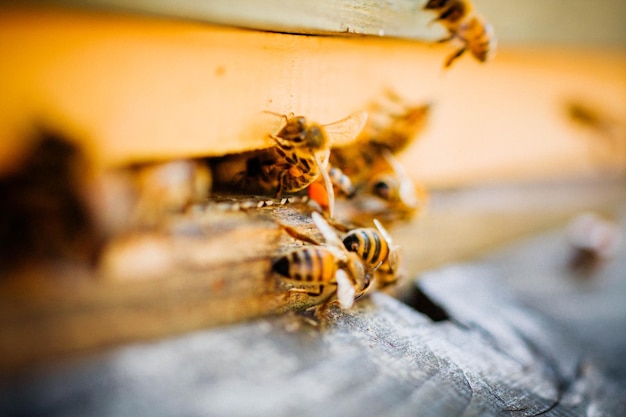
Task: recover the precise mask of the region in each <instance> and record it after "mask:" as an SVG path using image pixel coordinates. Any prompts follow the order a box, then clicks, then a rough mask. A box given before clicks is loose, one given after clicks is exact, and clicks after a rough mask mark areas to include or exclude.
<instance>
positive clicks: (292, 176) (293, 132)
mask: <svg viewBox="0 0 626 417" xmlns="http://www.w3.org/2000/svg"><path fill="white" fill-rule="evenodd" d="M284 117H285V126H284V127H283V128H282V129H281V130H280V131H279V132H278V133H277V134H276V135H270V138H271V139H272V140H274V142H275V143H276V153H277V155H278V161H277V162H276V165H275V167H274V169H276V172H277V179H276V180H277V190H276V194H277V196H280V195H281V194H282V193H283V192H285V193H292V192H296V191H299V190H302V189H304V188H306V187H307V186H309V185H310V184H311V183H312V182H313V181H315V180H316V179H317V178H318V177H321V178H322V181H323V183H324V187H325V188H326V193H327V194H328V207H329V208H328V211H329V214H330V217H331V218H332V217H333V211H334V202H335V200H334V191H333V186H332V181H331V178H330V174H329V172H328V160H329V157H330V147H331V144H332V143H333V142H345V141H352V140H353V139H354V138H356V137H357V135H358V134H359V132H360V131H361V129H363V126H364V125H365V121H366V120H367V113H366V112H364V111H361V112H356V113H353V114H351V115H350V116H348V117H346V118H344V119H341V120H339V121H337V122H334V123H330V124H327V125H320V124H317V123H313V122H309V121H307V120H306V118H305V117H304V116H292V117H287V116H284Z"/></svg>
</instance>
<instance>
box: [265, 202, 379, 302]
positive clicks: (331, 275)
mask: <svg viewBox="0 0 626 417" xmlns="http://www.w3.org/2000/svg"><path fill="white" fill-rule="evenodd" d="M312 218H313V222H314V223H315V225H316V226H317V228H318V229H319V231H320V232H321V233H322V236H323V237H324V239H325V241H326V244H325V245H323V246H322V245H320V244H319V243H317V242H315V241H314V240H313V239H311V238H309V237H308V236H304V235H301V234H300V233H299V232H297V231H295V230H293V229H291V228H289V227H286V226H283V227H284V228H285V230H286V231H287V232H288V233H289V234H290V235H292V236H294V237H295V238H297V239H300V240H303V241H305V242H309V243H312V244H313V245H312V246H304V247H302V248H299V249H295V250H293V251H291V252H289V253H287V254H285V255H283V256H281V257H279V258H278V259H276V260H274V262H273V264H272V269H273V271H275V272H277V273H278V274H280V275H281V276H282V279H283V280H284V282H285V283H287V284H289V285H290V286H291V288H289V291H290V292H297V293H305V294H307V295H309V296H313V297H317V298H318V299H319V303H325V302H327V301H328V300H329V299H330V300H332V299H333V296H335V297H336V299H337V301H338V302H339V305H340V306H341V307H342V308H345V309H348V308H350V307H352V305H353V303H354V300H355V299H357V298H359V297H360V296H361V295H363V294H364V293H365V292H366V291H367V290H368V288H369V286H370V276H371V272H370V271H368V270H367V269H366V268H365V266H364V264H363V262H362V261H361V259H360V258H359V256H358V255H357V254H356V253H354V252H350V251H348V250H347V249H346V248H345V247H344V245H343V243H342V241H341V240H340V239H339V237H338V236H337V234H336V232H335V230H334V229H333V228H332V226H330V225H329V224H328V223H327V222H326V220H324V218H323V217H322V216H321V215H320V214H319V213H317V212H313V213H312Z"/></svg>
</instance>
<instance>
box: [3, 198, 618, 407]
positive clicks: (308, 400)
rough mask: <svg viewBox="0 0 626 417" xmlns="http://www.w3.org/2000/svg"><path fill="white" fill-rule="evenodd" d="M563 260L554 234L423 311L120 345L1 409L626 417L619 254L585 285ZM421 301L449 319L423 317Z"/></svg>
mask: <svg viewBox="0 0 626 417" xmlns="http://www.w3.org/2000/svg"><path fill="white" fill-rule="evenodd" d="M624 210H626V207H624V206H622V208H621V215H620V219H621V222H622V230H623V231H626V226H625V225H626V211H624ZM567 257H568V248H567V245H566V240H565V234H564V231H563V230H562V229H560V230H558V231H555V232H552V233H549V234H544V235H540V236H536V237H535V238H533V239H531V240H529V241H525V242H521V243H519V244H517V245H515V246H512V247H509V248H507V249H503V250H500V251H498V252H496V253H492V254H491V255H489V256H487V257H484V258H482V259H480V260H478V261H474V262H471V263H462V264H451V265H448V266H446V267H443V268H440V269H435V270H432V271H430V272H428V273H427V274H425V275H424V276H422V278H421V279H420V280H419V281H418V282H417V283H416V284H414V285H416V286H415V287H414V289H415V291H416V294H421V298H420V300H421V301H418V302H415V301H413V302H412V304H409V305H407V304H403V303H402V302H400V301H398V300H396V299H394V298H391V297H389V296H387V295H385V294H381V293H376V294H373V295H372V296H371V297H370V298H368V299H366V300H363V302H360V303H358V305H357V307H356V308H355V309H354V310H352V311H348V312H342V311H339V310H336V309H334V310H331V311H330V312H329V316H328V317H329V320H330V321H329V323H328V324H327V325H326V327H324V328H323V329H322V328H320V327H315V326H312V325H311V324H309V323H307V322H306V321H304V320H302V319H301V318H299V317H296V316H289V315H287V316H278V317H272V318H266V319H259V320H255V321H251V322H247V323H242V324H239V325H233V326H229V327H225V328H217V329H213V330H204V331H198V332H195V333H191V334H188V335H185V336H182V337H176V338H170V339H166V340H162V341H159V342H153V343H144V344H137V345H134V346H130V347H126V348H123V349H116V350H114V351H111V352H109V353H107V354H105V355H100V356H97V357H93V358H91V359H85V360H82V361H77V362H73V363H71V364H66V366H65V367H54V368H51V369H48V372H46V373H44V374H39V375H36V376H32V375H31V376H29V377H27V378H24V379H21V380H14V381H12V382H11V383H9V384H6V385H5V387H4V388H5V389H3V390H2V391H0V392H1V394H0V411H2V414H3V415H24V414H27V415H31V416H38V415H42V416H43V415H46V416H57V415H58V416H61V415H63V416H73V415H76V416H78V415H91V416H105V415H120V416H123V415H151V416H165V415H203V416H223V415H237V416H253V415H254V416H265V415H267V416H270V415H271V416H293V415H300V416H318V415H324V416H346V415H359V416H379V415H385V416H415V415H420V416H447V417H457V416H474V415H481V416H509V415H523V416H538V415H542V416H551V417H565V416H567V417H576V416H580V417H583V416H589V415H594V416H621V415H625V413H626V368H625V367H624V363H626V362H625V359H626V350H625V348H624V347H625V346H626V333H624V331H623V330H624V328H625V327H626V305H625V304H624V303H623V295H624V291H626V275H624V274H623V271H624V270H626V253H625V252H624V251H622V252H621V253H620V255H619V256H618V257H617V258H616V259H613V261H612V262H611V263H610V264H608V265H605V268H603V269H602V270H600V271H599V273H598V274H596V275H595V276H594V277H593V279H592V280H591V281H584V282H583V281H580V280H577V279H576V278H575V277H573V276H572V275H571V274H570V273H568V272H567V269H566V268H564V265H565V263H566V260H567ZM538 287H546V288H547V291H540V290H539V288H538ZM418 289H419V291H420V292H419V293H418V292H417V291H418ZM414 300H415V299H414ZM424 300H430V301H431V302H433V303H434V304H435V305H436V306H437V307H438V308H439V309H440V310H441V311H443V313H444V314H443V315H444V316H445V317H442V316H441V314H440V315H439V317H436V316H435V315H434V314H432V313H430V317H433V318H436V319H437V320H436V321H434V320H432V319H431V318H430V317H429V315H426V314H423V313H422V312H420V310H421V311H427V309H426V307H427V306H426V303H425V302H424Z"/></svg>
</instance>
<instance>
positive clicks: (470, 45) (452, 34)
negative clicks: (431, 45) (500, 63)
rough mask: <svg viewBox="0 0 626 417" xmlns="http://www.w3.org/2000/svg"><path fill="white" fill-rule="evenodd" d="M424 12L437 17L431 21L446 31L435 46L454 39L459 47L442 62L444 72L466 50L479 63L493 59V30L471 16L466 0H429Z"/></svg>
mask: <svg viewBox="0 0 626 417" xmlns="http://www.w3.org/2000/svg"><path fill="white" fill-rule="evenodd" d="M424 9H425V10H432V11H435V12H436V13H438V17H437V18H436V19H435V20H434V21H435V22H438V23H440V24H441V25H443V26H444V27H445V28H446V29H447V30H448V34H449V36H448V37H447V38H444V39H441V40H440V41H439V42H448V41H451V40H453V39H458V40H460V41H461V42H462V43H463V47H461V49H459V50H458V51H456V52H455V53H453V54H452V55H450V56H449V57H448V58H447V59H446V62H445V64H444V68H449V67H450V66H451V65H452V63H453V62H454V61H455V60H456V59H458V58H460V57H461V55H463V54H464V53H465V51H467V50H469V51H470V52H471V53H472V55H474V57H475V58H476V59H477V60H478V61H480V62H485V61H487V59H489V58H490V57H491V55H493V52H494V51H495V48H496V39H495V36H494V32H493V27H492V26H491V25H490V24H489V23H487V22H486V21H484V20H483V19H482V18H481V17H479V16H478V15H476V14H474V13H472V7H471V5H470V3H469V2H468V1H467V0H429V1H428V3H426V5H425V6H424Z"/></svg>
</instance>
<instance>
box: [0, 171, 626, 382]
mask: <svg viewBox="0 0 626 417" xmlns="http://www.w3.org/2000/svg"><path fill="white" fill-rule="evenodd" d="M575 184H577V185H575ZM566 185H567V184H560V185H552V186H548V187H546V185H545V184H544V185H535V186H534V187H533V186H531V185H529V184H526V185H523V186H519V188H517V191H516V190H515V188H509V189H508V191H507V192H504V191H503V189H502V188H498V187H495V188H492V189H476V190H467V191H459V192H457V193H453V192H449V193H443V194H435V195H434V196H433V210H435V209H436V211H434V213H433V214H432V215H429V214H426V215H425V216H423V217H422V218H419V219H417V220H416V221H415V222H413V223H410V224H404V225H401V226H398V227H395V228H392V229H391V233H392V235H393V237H394V241H395V243H397V244H399V245H401V247H402V248H403V253H404V255H403V259H404V274H403V275H404V279H407V278H409V277H413V276H414V275H415V274H417V273H418V272H420V271H424V270H429V269H432V268H434V267H437V266H440V265H442V264H445V263H447V262H452V261H458V260H459V259H470V258H472V257H475V256H477V255H479V254H481V253H484V252H485V251H487V250H489V249H491V248H493V247H496V246H498V245H502V244H504V243H506V242H511V241H515V240H517V239H520V238H521V237H523V236H527V235H528V234H532V233H537V232H539V231H542V230H547V229H549V228H551V227H555V226H558V225H559V224H562V223H564V222H566V221H567V220H568V219H570V218H571V217H572V216H573V215H574V214H575V213H577V212H579V211H580V210H584V209H591V208H594V207H596V208H597V207H612V206H614V205H615V204H616V201H620V199H621V198H623V197H621V196H623V195H624V188H623V187H624V185H623V183H622V182H617V183H613V184H611V183H602V182H590V183H588V184H586V185H584V184H581V183H580V182H575V183H571V184H569V186H566ZM559 190H560V193H559ZM558 195H561V201H560V202H559V201H558V200H557V198H555V196H558ZM521 202H525V204H523V205H522V204H521ZM212 207H213V206H212V205H211V204H208V205H200V206H199V207H197V209H194V210H192V211H190V212H189V213H187V214H186V215H183V216H181V217H180V218H178V219H176V220H175V221H173V222H172V225H171V226H170V229H166V230H169V232H166V231H163V232H161V234H154V233H150V234H147V235H146V234H143V235H142V234H139V235H138V236H139V237H141V238H142V239H148V241H149V242H154V241H155V240H156V241H157V242H161V243H164V244H165V249H160V250H159V251H157V252H156V254H154V253H153V255H152V256H153V257H152V258H150V264H149V268H148V269H147V270H141V269H137V266H136V262H134V261H132V259H136V258H126V259H131V261H126V264H124V263H123V262H122V263H121V265H119V266H118V267H117V269H114V270H113V272H115V271H118V272H119V271H122V272H123V271H125V270H130V271H132V273H131V272H127V273H126V274H125V275H124V274H122V275H121V276H120V275H116V274H115V273H111V270H107V269H106V268H105V269H102V270H99V271H98V270H87V269H85V268H84V267H76V266H71V265H50V264H44V265H40V266H36V265H34V266H33V268H32V270H29V271H26V272H25V273H22V274H20V275H15V274H14V276H12V277H11V278H10V279H2V280H0V313H2V314H0V325H1V327H2V329H3V331H2V333H1V334H0V353H1V354H0V369H2V370H3V371H8V370H19V369H25V368H28V367H30V366H31V365H33V364H37V363H41V362H45V361H49V360H51V359H59V358H63V357H68V356H75V355H82V354H84V353H87V352H92V351H94V350H99V349H103V348H105V347H110V346H113V345H118V344H122V343H128V342H132V341H136V340H145V339H154V338H159V337H164V336H167V335H171V334H177V333H182V332H187V331H190V330H193V329H198V328H203V327H209V326H217V325H224V324H229V323H235V322H240V321H242V320H247V319H251V318H254V317H259V316H265V315H269V314H276V313H282V312H285V311H289V310H293V309H302V308H305V307H307V306H312V305H314V302H315V300H314V299H312V298H311V297H308V296H306V295H305V294H298V293H291V294H290V293H289V292H287V291H286V289H285V288H284V286H283V285H281V281H280V279H279V277H278V276H277V275H275V274H273V273H272V272H271V263H272V260H273V259H275V258H276V257H277V256H279V254H281V253H284V252H285V251H288V250H290V249H293V248H297V247H300V245H302V242H299V241H296V240H294V239H293V238H291V237H290V236H289V235H287V233H285V232H283V231H282V230H281V229H280V228H279V226H278V224H277V222H280V223H282V224H286V225H290V226H292V227H296V228H298V229H300V230H302V231H305V233H312V234H313V236H314V237H315V238H316V239H318V240H319V239H320V236H319V234H318V233H317V232H316V231H315V228H314V226H313V224H312V223H311V219H310V216H309V213H310V211H311V210H312V208H311V207H309V206H307V205H299V204H294V205H286V206H280V205H276V206H269V207H265V208H261V209H246V210H244V211H234V212H222V211H220V210H216V209H215V207H213V208H212ZM338 216H339V218H341V216H342V212H341V210H339V211H338ZM138 236H137V235H135V238H137V237H138ZM132 237H133V235H132V234H131V235H129V236H120V237H119V238H118V239H117V240H113V241H112V242H111V243H110V244H111V245H112V246H114V247H115V245H119V244H127V239H131V241H132ZM135 245H137V244H135ZM133 247H134V250H138V249H137V248H138V246H132V244H131V245H130V248H131V249H132V248H133ZM159 247H162V246H159ZM154 256H156V258H154ZM163 258H166V259H167V262H166V263H165V265H167V267H164V266H163V265H164V263H163ZM128 262H131V263H128ZM155 262H156V263H157V264H158V265H159V270H158V271H157V272H158V273H156V274H155V273H154V268H152V267H151V266H150V265H151V264H152V263H155ZM124 265H126V266H124ZM400 292H402V291H400Z"/></svg>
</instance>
